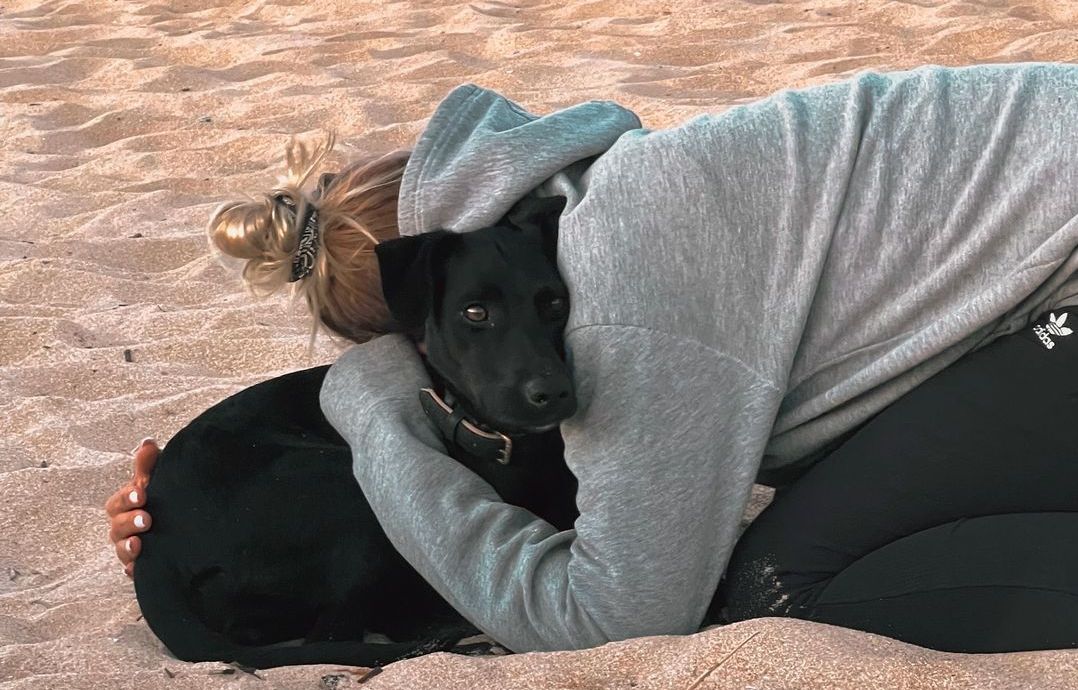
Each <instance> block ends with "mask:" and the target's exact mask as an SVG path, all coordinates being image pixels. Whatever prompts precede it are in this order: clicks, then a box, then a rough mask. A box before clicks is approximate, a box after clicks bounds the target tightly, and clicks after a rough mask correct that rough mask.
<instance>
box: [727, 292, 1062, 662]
mask: <svg viewBox="0 0 1078 690" xmlns="http://www.w3.org/2000/svg"><path fill="white" fill-rule="evenodd" d="M1067 311H1068V310H1066V309H1064V310H1061V311H1060V312H1056V313H1055V321H1054V322H1052V323H1050V322H1049V318H1050V316H1049V315H1048V314H1045V315H1043V316H1042V317H1041V318H1039V319H1037V321H1035V322H1034V324H1032V325H1031V326H1030V327H1027V328H1026V329H1024V330H1022V331H1020V332H1018V333H1015V334H1013V335H1009V336H1004V337H1002V338H999V339H997V340H996V341H994V342H992V343H991V344H989V345H988V346H986V347H984V348H982V349H980V350H978V351H977V352H974V353H972V354H970V355H967V356H966V357H964V358H962V359H961V360H959V361H958V362H956V363H955V364H953V365H952V366H950V367H948V368H947V369H945V370H944V371H942V372H940V373H939V374H937V375H936V376H935V377H933V378H932V379H929V380H928V381H926V382H925V383H923V384H922V385H921V386H919V387H918V388H916V389H915V390H913V391H911V392H910V393H908V394H907V395H906V396H904V397H903V398H901V399H900V400H898V401H896V402H895V403H894V404H892V405H891V406H890V407H888V408H887V409H885V410H884V411H882V412H881V413H880V414H879V415H877V416H876V417H875V418H873V419H872V420H870V421H869V422H868V423H867V424H865V425H864V426H863V427H862V428H861V429H860V430H859V431H858V432H857V433H856V434H855V435H854V436H853V437H851V438H850V439H849V440H848V441H847V442H846V443H844V444H843V445H842V446H841V447H840V448H839V449H837V450H836V451H835V452H833V453H832V454H831V455H829V456H828V457H826V458H825V459H823V460H821V461H820V462H819V463H818V464H817V465H816V466H814V467H813V468H812V469H811V470H810V471H809V472H807V473H806V474H805V475H804V476H803V477H801V478H800V479H799V480H797V481H796V482H795V483H793V484H792V485H790V486H789V487H787V488H786V489H785V490H783V491H780V492H779V494H778V495H777V496H776V499H775V501H774V502H773V503H772V505H771V506H769V507H768V508H767V510H765V511H764V512H763V513H762V514H761V515H760V516H759V517H758V518H757V520H756V521H755V522H754V523H753V524H752V525H750V527H749V528H748V530H746V532H745V534H744V535H743V536H742V538H741V540H740V541H739V543H738V545H737V548H736V549H735V551H734V554H733V556H732V558H731V561H730V564H729V566H728V568H727V573H726V580H725V582H724V585H723V587H722V588H721V590H720V595H719V597H718V598H717V600H716V608H717V607H718V605H721V604H722V603H725V605H726V610H725V614H724V616H722V619H725V620H743V619H746V618H752V617H758V616H793V617H797V618H805V619H809V620H815V621H820V622H824V623H831V624H834V625H840V626H844V627H851V628H857V629H861V630H867V631H871V632H876V633H880V634H883V635H887V636H890V637H894V638H897V639H900V640H904V641H907V642H911V643H914V644H919V645H922V646H927V647H932V648H936V649H943V650H948V651H963V652H996V651H1012V650H1028V649H1047V648H1056V647H1076V646H1078V334H1074V335H1071V334H1069V333H1068V332H1067V331H1068V328H1067V327H1065V326H1064V327H1060V325H1059V321H1060V320H1061V318H1062V317H1063V313H1065V312H1067ZM1069 311H1071V312H1073V313H1071V314H1070V316H1071V317H1072V318H1071V320H1072V321H1078V309H1071V310H1069ZM1071 325H1072V326H1073V324H1071ZM1049 343H1051V345H1052V347H1051V348H1049V347H1048V344H1049Z"/></svg>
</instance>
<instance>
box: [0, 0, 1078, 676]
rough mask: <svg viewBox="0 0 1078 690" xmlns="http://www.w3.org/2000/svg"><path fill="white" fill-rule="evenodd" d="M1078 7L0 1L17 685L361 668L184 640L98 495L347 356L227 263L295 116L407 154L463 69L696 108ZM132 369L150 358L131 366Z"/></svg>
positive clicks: (859, 672)
mask: <svg viewBox="0 0 1078 690" xmlns="http://www.w3.org/2000/svg"><path fill="white" fill-rule="evenodd" d="M1076 27H1078V2H1073V1H1071V0H1027V1H1026V2H1008V1H1005V0H980V1H974V0H967V1H964V2H963V1H941V0H910V1H897V0H895V1H881V0H860V1H846V0H829V1H828V0H822V1H815V2H809V1H785V2H768V1H767V0H727V1H724V2H709V1H708V0H677V1H665V0H649V1H648V2H626V1H625V0H617V1H615V0H563V1H553V0H521V1H517V2H512V1H504V2H503V1H498V0H476V1H475V2H470V3H469V2H459V3H458V2H444V1H432V0H408V1H398V2H340V1H338V2H328V1H324V2H310V3H307V2H299V1H297V0H292V1H291V2H288V1H282V2H278V3H270V2H259V1H254V0H248V1H245V2H227V1H226V0H176V1H175V2H164V1H160V2H156V3H155V2H144V3H140V2H135V1H134V0H98V1H96V2H71V1H67V0H48V1H46V2H28V1H25V0H5V1H4V2H3V4H2V5H0V208H2V209H3V211H2V212H0V334H2V335H0V427H2V429H3V431H2V434H0V688H4V689H8V688H11V689H14V688H20V689H33V690H39V689H43V688H53V687H56V688H60V687H62V688H95V689H96V688H158V687H161V688H225V687H228V688H238V687H252V688H253V687H258V688H338V687H339V688H344V687H358V685H359V683H358V680H357V678H358V676H356V675H355V674H347V673H343V672H337V671H334V670H332V669H328V668H298V669H285V670H277V671H271V672H265V673H262V672H260V673H259V674H258V676H257V677H256V676H252V675H248V674H244V673H241V672H236V671H235V670H234V669H229V668H227V667H224V666H222V665H220V664H200V665H190V664H183V663H180V662H177V661H175V660H173V659H170V658H169V657H168V656H167V655H166V654H165V653H164V652H163V650H162V649H161V647H160V645H159V644H158V643H157V642H156V641H155V639H154V638H153V636H152V634H151V633H150V632H149V630H148V629H147V628H146V626H145V624H144V623H143V622H141V620H140V619H139V613H138V607H137V605H136V603H135V599H134V595H133V591H132V587H131V584H130V582H129V580H127V578H125V577H124V576H123V575H122V574H121V572H120V566H119V564H118V562H117V560H116V558H115V556H114V554H113V553H112V550H111V548H110V546H109V545H108V543H107V539H106V526H105V519H104V511H103V509H102V503H103V501H104V500H105V497H106V496H107V495H108V494H109V493H110V492H111V491H112V490H113V489H115V488H116V487H118V486H119V485H120V484H121V482H123V481H124V479H125V478H126V476H127V474H128V471H129V449H131V448H132V447H133V446H134V445H135V443H136V442H137V441H138V440H139V439H140V438H142V437H143V436H154V437H155V438H157V439H159V440H161V441H167V439H168V438H169V437H170V435H172V434H173V433H174V432H175V431H176V430H177V429H179V428H180V427H182V426H183V425H184V424H185V423H186V422H187V421H188V420H190V419H191V418H192V417H194V416H195V415H196V414H198V413H199V412H200V411H201V410H203V409H205V408H206V407H207V406H209V405H210V404H212V403H213V402H215V401H217V400H219V399H221V398H222V397H224V396H226V395H228V394H230V393H232V392H235V391H237V390H239V389H240V388H242V387H244V386H247V385H250V384H252V383H254V382H256V381H259V380H262V379H264V378H267V377H270V376H273V375H277V374H281V373H284V372H286V371H289V370H294V369H297V368H301V367H305V366H312V365H314V364H320V363H325V362H329V361H332V360H333V359H334V357H335V356H336V355H337V354H338V353H339V352H340V347H339V346H338V345H336V344H334V343H332V342H329V341H326V340H323V341H321V342H320V344H319V346H318V347H317V349H316V351H315V353H314V356H313V357H312V358H310V359H308V358H306V357H305V352H304V351H305V345H306V336H307V332H308V327H309V322H308V320H307V317H306V315H305V314H303V312H302V309H296V310H294V311H293V312H291V313H290V312H289V311H288V310H286V308H285V301H284V300H283V298H274V299H269V300H265V301H261V302H259V301H256V300H254V299H253V298H250V297H249V296H247V295H246V294H245V293H244V291H243V289H242V287H241V285H240V283H239V281H238V279H237V276H236V274H235V272H234V271H233V270H230V269H229V268H226V267H224V266H221V265H219V264H218V263H216V262H215V261H214V260H213V259H211V258H210V256H209V254H208V252H207V249H206V245H205V241H204V236H203V226H204V223H205V221H206V219H207V217H208V214H209V213H210V211H211V209H212V208H213V206H214V205H215V204H216V203H218V202H220V201H221V200H223V199H224V198H227V197H229V196H232V195H235V194H239V193H242V192H244V191H246V190H255V189H261V188H264V187H265V186H266V185H267V184H271V183H272V182H273V180H274V178H275V176H276V174H277V173H278V172H279V171H280V157H281V152H282V149H283V145H284V143H285V141H286V140H287V137H288V135H289V134H292V133H307V132H317V131H319V130H323V129H327V128H332V129H334V130H336V131H337V132H338V134H339V135H340V139H341V141H342V144H341V146H340V147H339V148H340V153H339V155H338V160H345V159H347V158H348V157H350V156H354V155H356V154H357V153H360V152H368V151H382V150H386V149H389V148H392V147H398V146H409V145H411V143H412V142H413V141H414V139H415V137H416V136H417V134H418V133H419V132H420V130H421V127H422V125H423V123H424V121H425V119H426V118H427V117H428V116H429V114H430V112H431V111H432V109H433V107H434V105H435V104H436V103H437V102H438V100H439V99H440V98H441V97H442V96H443V95H444V94H445V93H447V92H448V91H449V90H450V89H451V88H452V87H453V86H455V85H457V84H459V83H462V82H467V81H471V82H475V83H479V84H481V85H483V86H487V87H491V88H494V89H497V90H499V91H501V92H502V93H505V94H506V95H508V96H510V97H511V98H513V99H515V100H517V101H518V102H520V103H522V104H524V105H525V106H527V107H528V108H530V109H532V110H533V111H535V112H546V111H549V110H551V109H554V108H558V107H563V106H567V105H570V104H573V103H576V102H579V101H583V100H587V99H591V98H609V99H614V100H617V101H619V102H621V103H622V104H624V105H626V106H628V107H630V108H632V109H634V110H635V111H636V112H637V113H639V114H640V116H641V117H642V119H643V120H644V122H645V125H646V126H649V127H656V128H657V127H664V126H669V125H673V124H676V123H678V122H680V121H682V120H684V119H686V118H688V117H691V116H693V115H696V114H699V113H701V112H707V111H713V112H714V111H719V110H722V109H724V108H727V107H729V106H730V105H732V104H736V103H740V102H744V101H747V100H752V99H755V98H758V97H761V96H765V95H767V94H768V93H770V92H772V91H775V90H777V89H779V88H782V87H786V86H803V85H809V84H817V83H824V82H829V81H833V80H836V79H840V78H842V77H844V76H849V75H852V74H853V73H855V72H856V71H858V70H861V69H866V68H875V69H900V68H909V67H915V66H918V65H921V64H925V63H937V64H947V65H961V64H969V63H974V62H1013V61H1027V60H1063V61H1078V29H1076ZM128 360H130V361H128ZM1067 686H1069V687H1078V652H1045V653H1034V654H1016V655H999V656H984V657H973V656H956V655H945V654H937V653H933V652H928V651H926V650H922V649H918V648H915V647H910V646H908V645H904V644H900V643H897V642H894V641H892V640H887V639H884V638H880V637H876V636H872V635H867V634H862V633H855V632H850V631H845V630H840V629H837V628H829V627H826V626H818V625H811V624H807V623H802V622H797V621H784V620H768V621H750V622H747V623H743V624H740V625H736V626H730V627H728V628H721V629H713V630H709V631H706V632H703V633H700V634H698V635H695V636H687V637H663V638H649V639H641V640H632V641H626V642H622V643H616V644H611V645H607V646H604V647H602V648H599V649H594V650H587V651H583V652H575V653H557V654H528V655H517V656H511V657H503V658H483V659H474V658H462V657H453V656H449V655H433V656H429V657H425V658H422V659H417V660H411V661H407V662H402V663H399V664H395V665H392V666H390V667H389V668H387V669H386V670H385V671H383V672H382V673H381V674H380V675H378V676H376V677H374V678H372V679H370V680H369V681H367V682H366V683H363V687H370V688H417V689H418V688H449V687H454V688H457V687H459V688H465V687H476V688H499V687H506V688H510V687H512V688H531V687H536V688H554V687H564V688H641V689H642V688H686V689H687V688H734V687H738V688H742V687H753V688H871V687H880V688H928V687H948V688H1018V687H1030V688H1063V687H1067Z"/></svg>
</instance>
